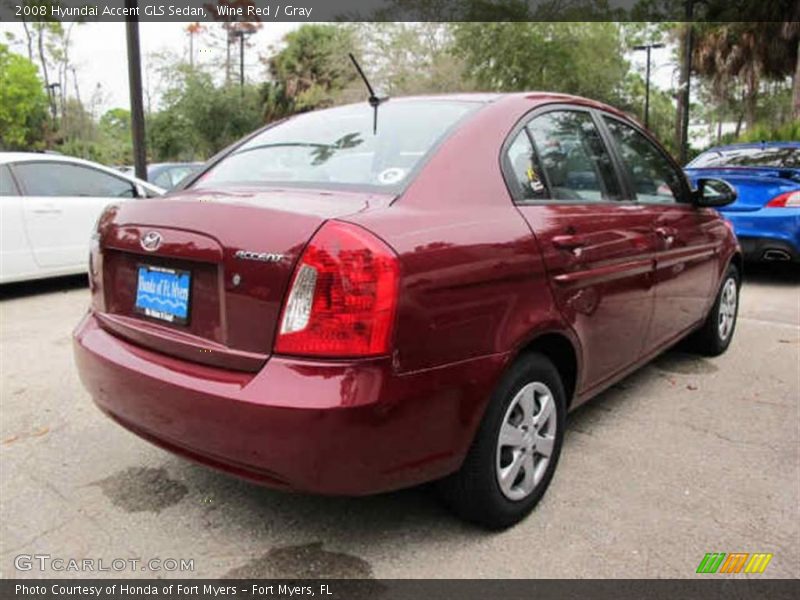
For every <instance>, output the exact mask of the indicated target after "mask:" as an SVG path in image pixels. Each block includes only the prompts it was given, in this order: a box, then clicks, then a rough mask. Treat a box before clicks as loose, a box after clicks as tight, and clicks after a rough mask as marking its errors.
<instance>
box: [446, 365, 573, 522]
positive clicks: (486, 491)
mask: <svg viewBox="0 0 800 600" xmlns="http://www.w3.org/2000/svg"><path fill="white" fill-rule="evenodd" d="M565 415H566V398H565V394H564V387H563V385H562V383H561V378H560V377H559V374H558V371H557V370H556V368H555V367H554V366H553V363H551V362H550V361H549V360H548V359H547V358H545V357H544V356H542V355H539V354H527V355H524V356H522V357H520V359H519V360H518V361H517V362H516V363H515V364H514V365H513V366H512V367H511V368H510V369H509V371H508V372H507V373H506V375H505V376H504V377H503V379H502V381H501V382H500V384H499V385H498V386H497V389H496V390H495V392H494V394H493V396H492V400H491V402H490V404H489V407H488V408H487V411H486V415H485V416H484V419H483V421H482V423H481V425H480V427H479V429H478V433H477V435H476V437H475V440H474V442H473V444H472V447H471V448H470V451H469V453H468V454H467V457H466V459H465V461H464V464H463V466H462V468H461V470H459V471H458V472H457V473H455V474H453V475H451V476H450V477H448V478H446V479H444V480H443V481H441V482H440V483H439V490H440V492H441V495H442V497H443V499H444V501H445V502H446V503H447V504H448V505H449V506H450V507H451V508H452V510H453V511H454V512H455V513H456V514H458V515H459V516H460V517H462V518H464V519H466V520H468V521H471V522H473V523H477V524H479V525H482V526H484V527H487V528H490V529H502V528H505V527H509V526H511V525H514V524H515V523H517V522H518V521H520V520H521V519H523V518H524V517H525V516H526V515H527V514H528V513H529V512H530V511H531V510H533V507H534V506H536V504H537V503H538V502H539V500H540V499H541V498H542V496H543V495H544V493H545V491H546V490H547V487H548V485H549V484H550V480H551V479H552V477H553V473H554V472H555V469H556V465H557V463H558V457H559V454H560V452H561V443H562V440H563V439H564V426H565Z"/></svg>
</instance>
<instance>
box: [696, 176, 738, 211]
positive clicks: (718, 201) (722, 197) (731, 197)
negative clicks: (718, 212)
mask: <svg viewBox="0 0 800 600" xmlns="http://www.w3.org/2000/svg"><path fill="white" fill-rule="evenodd" d="M692 196H693V198H692V200H693V203H694V205H695V206H703V207H709V208H719V207H720V206H727V205H728V204H732V203H733V202H736V197H737V193H736V188H735V187H733V186H732V185H731V184H730V183H728V182H727V181H725V180H723V179H711V178H703V179H698V180H697V189H696V190H694V192H693V194H692Z"/></svg>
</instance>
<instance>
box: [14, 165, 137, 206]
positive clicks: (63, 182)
mask: <svg viewBox="0 0 800 600" xmlns="http://www.w3.org/2000/svg"><path fill="white" fill-rule="evenodd" d="M14 173H15V174H16V176H17V177H18V178H19V180H20V185H21V186H22V187H23V188H24V189H25V193H26V194H28V195H30V196H88V197H95V198H134V197H135V196H136V190H135V189H134V187H133V184H132V183H130V182H129V181H126V180H125V179H120V178H118V177H114V176H113V175H109V174H107V173H103V172H102V171H98V170H97V169H92V168H91V167H84V166H82V165H72V164H65V163H57V162H46V161H43V162H30V163H18V164H16V165H14Z"/></svg>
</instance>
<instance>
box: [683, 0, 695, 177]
mask: <svg viewBox="0 0 800 600" xmlns="http://www.w3.org/2000/svg"><path fill="white" fill-rule="evenodd" d="M694 3H695V0H685V7H686V40H685V42H684V48H683V49H684V52H683V71H684V73H685V79H684V82H683V89H682V90H681V92H682V94H683V103H682V104H683V111H682V112H681V140H680V162H681V165H685V164H686V163H687V161H688V160H689V102H690V101H691V91H692V52H693V50H694V48H693V46H694V24H693V23H692V19H693V18H694Z"/></svg>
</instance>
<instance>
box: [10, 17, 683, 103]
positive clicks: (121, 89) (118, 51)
mask: <svg viewBox="0 0 800 600" xmlns="http://www.w3.org/2000/svg"><path fill="white" fill-rule="evenodd" d="M187 25H188V23H140V25H139V36H140V43H141V51H142V57H143V60H144V61H145V65H144V69H143V74H142V76H143V78H144V79H145V81H144V84H143V85H144V86H145V87H147V85H148V81H147V78H148V76H149V75H148V69H147V64H148V56H149V55H151V54H152V53H154V52H160V51H163V50H168V51H171V52H173V53H175V54H178V55H181V56H183V57H185V58H188V52H189V36H188V35H187V33H186V26H187ZM300 25H301V23H286V22H274V23H269V22H267V23H265V25H264V27H263V28H262V29H261V30H259V31H258V32H257V33H256V34H255V35H254V36H252V37H251V38H250V41H251V43H252V50H248V52H247V54H246V63H245V73H246V76H247V77H249V78H252V79H253V80H256V81H258V80H263V78H264V76H265V67H264V65H263V64H262V63H261V62H260V61H259V60H258V55H259V54H262V55H267V54H268V48H269V47H270V46H272V45H275V44H278V43H279V42H280V40H281V39H282V38H283V36H284V35H285V34H286V33H288V32H289V31H292V30H293V29H296V28H297V27H299V26H300ZM203 26H204V27H207V28H208V27H211V28H213V27H215V26H216V25H215V24H213V23H207V24H204V25H203ZM6 33H11V34H13V35H14V37H16V38H18V39H19V40H24V39H25V34H24V31H23V28H22V25H21V24H20V23H8V22H5V23H3V22H0V41H3V42H5V41H6ZM201 39H202V38H201ZM15 49H16V51H17V52H22V53H24V52H25V49H24V45H17V46H15ZM237 52H238V51H237ZM71 53H72V57H73V63H74V64H75V67H76V71H77V74H78V84H79V86H80V92H81V98H82V99H83V100H84V102H86V101H87V100H88V99H89V98H91V97H92V95H93V93H94V92H95V90H96V89H97V86H98V84H99V85H101V86H102V94H100V95H99V96H98V97H99V98H101V99H102V100H101V102H100V103H99V105H98V106H97V107H96V109H97V111H98V112H99V113H100V114H102V113H103V112H105V111H106V110H108V109H110V108H117V107H120V108H129V107H130V99H129V96H128V70H127V49H126V42H125V23H86V24H83V25H78V26H76V28H75V30H74V31H73V34H72V49H71ZM209 57H210V53H209V52H208V50H207V49H206V48H204V47H203V42H202V41H200V42H197V46H196V50H195V58H196V60H197V61H198V62H201V63H202V62H204V60H208V58H209ZM236 57H237V60H238V53H237V54H236ZM628 59H629V60H630V61H631V63H632V65H633V68H635V69H637V70H640V71H641V72H644V64H645V53H644V52H634V53H631V54H630V55H629V56H628ZM236 64H237V65H238V62H237V63H236ZM651 68H652V81H653V85H654V86H655V87H658V88H661V89H669V88H670V87H672V86H673V78H675V79H677V74H675V68H676V65H675V64H673V63H671V50H670V49H669V48H664V49H658V50H654V51H653V53H652V67H651ZM151 77H152V76H151ZM71 83H72V82H71V81H70V90H69V95H74V93H73V90H72V87H71Z"/></svg>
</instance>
